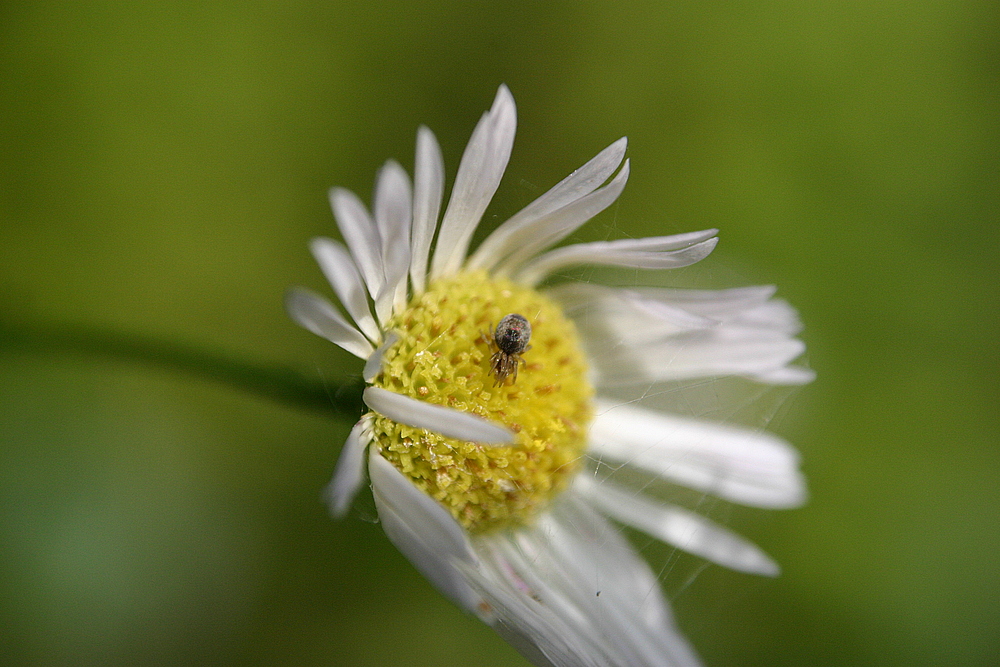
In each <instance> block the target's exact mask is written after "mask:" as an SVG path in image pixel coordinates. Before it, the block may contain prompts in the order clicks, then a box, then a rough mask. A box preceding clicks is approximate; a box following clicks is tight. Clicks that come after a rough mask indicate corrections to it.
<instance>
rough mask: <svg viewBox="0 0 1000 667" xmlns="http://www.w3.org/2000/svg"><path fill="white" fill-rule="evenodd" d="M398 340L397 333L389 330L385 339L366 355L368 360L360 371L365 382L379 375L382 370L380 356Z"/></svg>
mask: <svg viewBox="0 0 1000 667" xmlns="http://www.w3.org/2000/svg"><path fill="white" fill-rule="evenodd" d="M398 341H399V334H398V333H396V332H395V331H390V332H389V333H387V334H386V336H385V341H384V342H383V343H382V344H381V345H379V346H378V348H377V349H376V350H375V351H374V352H372V354H371V356H369V357H368V361H366V362H365V367H364V369H363V370H362V371H361V378H362V379H363V380H364V381H365V382H371V381H372V380H374V379H375V378H377V377H378V376H379V373H381V372H382V357H383V356H385V352H386V350H388V349H389V348H390V347H392V346H393V345H395V344H396V343H397V342H398Z"/></svg>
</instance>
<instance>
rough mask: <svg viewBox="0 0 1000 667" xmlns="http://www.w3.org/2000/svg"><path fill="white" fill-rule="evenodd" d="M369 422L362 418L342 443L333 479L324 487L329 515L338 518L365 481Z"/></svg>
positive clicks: (369, 437) (369, 439) (344, 511)
mask: <svg viewBox="0 0 1000 667" xmlns="http://www.w3.org/2000/svg"><path fill="white" fill-rule="evenodd" d="M368 423H369V420H368V419H366V418H362V419H361V421H359V422H358V423H357V424H355V425H354V428H352V429H351V433H350V435H348V436H347V440H346V441H345V442H344V447H343V449H341V450H340V458H338V459H337V467H336V469H335V470H334V471H333V479H332V480H331V481H330V484H329V485H327V487H326V500H327V504H328V505H329V506H330V513H331V514H333V516H335V517H337V518H340V517H342V516H344V514H345V513H346V512H347V508H348V507H350V506H351V501H353V500H354V496H356V495H357V494H358V489H360V488H361V483H362V482H363V481H364V479H365V448H366V447H368V443H369V442H370V441H371V436H370V434H369V433H367V432H366V431H367V429H368V428H369V426H368Z"/></svg>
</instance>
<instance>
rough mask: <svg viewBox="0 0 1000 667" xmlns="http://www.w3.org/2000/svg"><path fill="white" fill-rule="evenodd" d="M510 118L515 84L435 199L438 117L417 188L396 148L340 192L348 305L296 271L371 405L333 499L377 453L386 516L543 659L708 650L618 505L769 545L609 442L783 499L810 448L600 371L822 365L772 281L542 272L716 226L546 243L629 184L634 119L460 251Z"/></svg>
mask: <svg viewBox="0 0 1000 667" xmlns="http://www.w3.org/2000/svg"><path fill="white" fill-rule="evenodd" d="M515 124H516V113H515V108H514V100H513V97H512V96H511V94H510V91H509V90H508V89H507V88H506V86H501V87H500V90H499V91H498V92H497V96H496V100H495V101H494V103H493V107H492V108H491V109H490V110H489V111H488V112H486V113H485V114H484V115H483V117H482V119H481V120H480V122H479V124H478V125H477V126H476V129H475V131H474V132H473V134H472V138H471V139H470V141H469V144H468V146H467V147H466V149H465V154H464V155H463V156H462V161H461V164H460V165H459V168H458V174H457V176H456V178H455V184H454V187H453V188H452V192H451V198H450V200H449V202H448V205H447V207H446V208H445V209H444V213H443V215H441V207H442V197H443V183H444V167H443V163H442V159H441V152H440V149H439V147H438V144H437V141H436V139H435V138H434V135H433V134H432V133H431V131H430V130H428V129H427V128H424V127H421V128H420V130H419V131H418V134H417V150H416V161H415V162H416V167H415V176H414V180H413V185H412V189H411V184H410V180H409V177H408V176H407V174H406V172H405V171H404V170H403V169H402V167H400V166H399V165H398V164H396V163H395V162H391V161H390V162H388V163H387V164H386V165H385V167H383V168H382V170H381V171H380V172H379V175H378V179H377V182H376V186H375V194H374V202H373V206H372V212H371V213H370V212H369V211H368V209H367V208H366V207H365V206H364V205H363V204H362V203H361V202H360V200H359V199H358V198H357V197H355V196H354V195H353V194H351V193H350V192H347V191H346V190H342V189H339V188H334V189H333V190H332V191H331V192H330V201H331V204H332V206H333V211H334V214H335V216H336V218H337V223H338V225H339V227H340V231H341V234H342V236H343V238H344V241H345V242H346V247H345V246H344V245H341V244H340V243H338V242H336V241H333V240H330V239H326V238H318V239H315V240H313V242H312V251H313V254H314V255H315V257H316V260H317V261H318V262H319V265H320V267H321V268H322V270H323V272H324V274H325V275H326V277H327V278H328V279H329V281H330V283H331V284H332V286H333V289H334V291H335V292H336V294H337V297H338V299H339V301H340V305H341V306H342V307H343V310H344V311H345V312H346V314H347V316H346V317H345V316H344V315H343V314H341V312H340V311H339V310H338V309H337V308H335V307H334V306H332V305H331V304H329V303H328V302H327V301H326V300H324V299H323V298H321V297H319V296H316V295H314V294H312V293H310V292H306V291H304V290H293V291H291V292H290V293H289V296H288V299H287V308H288V311H289V313H290V314H291V316H292V318H293V319H294V320H295V321H296V322H298V323H299V324H301V325H302V326H303V327H305V328H307V329H309V330H310V331H312V332H314V333H316V334H318V335H320V336H323V337H324V338H327V339H329V340H330V341H332V342H334V343H336V344H337V345H339V346H341V347H342V348H344V349H345V350H347V351H348V352H351V353H353V354H355V355H356V356H358V357H360V358H361V359H364V360H365V365H364V372H363V373H364V378H365V380H366V381H367V382H368V384H369V387H368V388H367V389H366V390H365V392H364V400H365V403H366V404H367V406H368V407H369V408H370V412H368V413H367V414H366V415H364V416H363V417H362V418H361V420H360V421H359V422H358V423H357V425H355V427H354V428H353V430H352V431H351V434H350V436H349V437H348V439H347V442H346V443H345V445H344V448H343V451H342V453H341V456H340V460H339V462H338V464H337V468H336V471H335V473H334V477H333V481H332V482H331V484H330V487H329V489H328V498H329V502H330V507H331V510H332V512H333V513H334V514H335V515H338V516H339V515H343V514H344V512H345V511H346V510H347V508H348V506H349V505H350V503H351V500H352V499H353V497H354V496H355V494H356V493H357V492H358V490H359V489H360V487H361V486H362V484H363V481H364V478H365V470H366V469H367V473H368V478H369V480H370V482H371V487H372V493H373V495H374V499H375V504H376V507H377V510H378V514H379V519H380V521H381V523H382V525H383V526H384V529H385V532H386V534H387V535H388V536H389V539H390V540H392V542H393V543H394V544H395V545H396V546H397V547H398V548H399V549H400V550H401V551H402V552H403V553H404V554H405V555H406V556H407V557H408V558H409V559H410V560H411V561H412V562H413V564H414V565H415V566H416V567H417V569H419V570H420V571H421V572H422V573H423V574H424V575H425V576H426V577H427V578H428V579H429V580H430V581H431V582H432V583H433V584H434V585H435V586H436V587H437V588H438V589H439V590H440V591H441V592H442V593H443V594H445V595H446V596H447V597H448V598H450V599H451V600H453V601H454V602H455V603H456V604H458V605H459V606H461V607H462V608H464V609H465V610H467V611H469V612H471V613H473V614H476V615H477V616H479V617H480V618H481V619H482V620H483V621H484V622H486V623H488V624H490V625H491V626H492V627H493V628H495V629H496V630H497V632H499V633H500V634H501V635H502V636H503V637H504V638H505V639H507V640H508V641H509V642H511V643H512V644H513V645H514V646H515V647H516V648H517V649H518V650H519V651H521V653H522V654H523V655H524V656H525V657H527V658H528V659H529V660H531V661H532V662H533V663H535V664H537V665H559V666H567V667H569V666H573V667H577V666H580V665H619V666H633V667H634V666H641V665H664V666H666V665H697V664H698V660H697V657H696V656H695V654H694V652H693V651H692V650H691V648H690V647H689V645H688V643H687V642H686V641H685V639H684V638H683V636H682V635H681V634H680V633H679V631H678V630H677V628H676V627H675V625H674V622H673V620H672V617H671V613H670V609H669V607H668V605H667V604H666V602H665V601H664V599H663V596H662V593H661V591H660V586H659V582H658V581H657V578H656V576H654V574H653V572H652V571H651V569H650V568H649V566H648V565H647V564H646V563H645V562H644V561H643V560H642V559H641V558H640V557H639V556H638V555H637V554H636V552H635V551H634V550H633V548H632V547H631V546H630V545H629V544H628V543H627V541H626V540H625V539H624V538H623V537H622V536H621V534H620V530H619V529H618V528H617V527H616V526H615V524H613V523H612V522H611V521H609V517H610V519H613V520H614V521H616V522H620V523H622V524H626V525H629V526H632V527H634V528H636V529H638V530H640V531H644V532H646V533H648V534H649V535H652V536H654V537H656V538H658V539H661V540H663V541H665V542H667V543H669V544H671V545H674V546H676V547H677V548H679V549H683V550H686V551H688V552H690V553H693V554H696V555H698V556H701V557H703V558H705V559H707V560H709V561H711V562H714V563H717V564H719V565H723V566H725V567H729V568H733V569H736V570H740V571H744V572H751V573H756V574H763V575H776V574H777V572H778V566H777V565H776V564H775V563H774V561H772V560H771V559H770V558H769V557H768V556H767V555H766V554H764V553H763V552H762V551H761V550H760V549H758V548H757V547H755V546H754V545H752V544H750V543H749V542H747V541H745V540H743V539H742V538H740V537H738V536H737V535H735V534H733V533H731V532H729V531H728V530H726V529H724V528H722V527H720V526H718V525H716V524H714V523H712V522H711V521H709V520H708V519H706V518H704V517H702V516H700V515H698V514H696V513H694V512H692V511H689V510H687V509H683V508H681V507H678V506H674V505H671V504H667V503H665V502H663V501H662V500H660V499H658V498H655V497H654V496H653V495H647V494H645V493H643V492H641V491H640V490H637V489H634V488H631V487H627V486H624V485H621V484H619V483H618V482H617V481H615V480H613V479H612V478H610V477H608V476H602V475H600V474H598V472H597V469H596V462H598V461H600V462H607V463H612V464H613V465H614V466H615V467H616V468H622V467H626V468H629V469H634V470H636V471H639V472H640V473H642V474H645V475H647V476H648V477H649V478H651V479H658V480H662V481H664V482H668V483H672V484H677V485H682V486H686V487H689V488H692V489H695V490H697V491H699V492H701V493H704V494H709V495H713V496H716V497H718V498H722V499H725V500H728V501H731V502H734V503H740V504H744V505H751V506H756V507H769V508H783V507H794V506H797V505H799V504H801V503H802V502H803V500H804V498H805V485H804V481H803V478H802V476H801V474H800V472H799V470H798V456H797V454H796V452H795V451H794V450H793V449H792V448H791V447H790V446H789V445H788V444H786V443H785V442H783V441H782V440H780V439H779V438H777V437H774V436H772V435H769V434H766V433H760V432H757V431H749V430H743V429H740V428H736V427H733V426H726V425H721V424H714V423H710V422H705V421H699V420H696V419H692V418H689V417H681V416H676V415H671V414H666V413H664V412H660V411H656V410H653V409H649V408H645V407H641V406H640V405H639V404H637V403H630V404H627V405H622V404H620V402H615V401H610V400H607V399H601V398H595V394H596V395H597V396H600V392H601V390H602V389H609V388H611V387H614V388H616V391H620V390H621V388H622V387H628V386H635V387H646V388H648V387H649V386H650V385H651V384H653V383H657V382H667V381H675V380H689V379H697V378H707V377H719V376H734V375H735V376H743V377H746V378H750V379H753V380H755V381H758V382H764V383H772V384H797V383H803V382H808V381H809V380H810V379H811V378H812V374H811V372H810V371H808V370H806V369H802V368H797V367H793V366H789V364H790V363H791V362H792V361H793V360H794V359H795V358H796V357H798V356H799V355H800V354H801V353H802V352H803V345H802V343H801V342H799V341H798V340H796V339H795V338H794V336H795V334H796V333H797V331H798V324H797V320H796V317H795V313H794V311H793V310H792V309H791V308H790V307H789V306H787V305H786V304H785V303H784V302H781V301H777V300H775V299H773V298H772V295H773V289H771V288H766V287H755V288H743V289H735V290H725V291H719V292H716V291H695V290H670V289H652V288H636V289H631V290H623V289H615V288H610V287H600V286H595V285H589V284H579V283H563V284H561V285H557V286H555V287H551V288H547V289H540V288H539V287H538V286H539V285H540V284H541V283H542V282H543V281H545V280H546V279H547V278H549V277H550V276H552V275H553V274H554V272H556V271H559V270H561V269H563V268H565V267H568V266H572V265H588V264H589V265H605V266H620V267H628V268H631V269H668V268H674V267H681V266H687V265H689V264H692V263H694V262H697V261H698V260H700V259H702V258H704V257H705V256H706V255H708V254H709V253H710V252H711V251H712V249H713V248H714V247H715V244H716V241H717V239H716V237H715V235H716V230H707V231H701V232H693V233H687V234H678V235H674V236H663V237H653V238H644V239H626V240H617V241H605V242H598V243H581V244H576V245H568V246H563V247H560V248H557V249H554V250H552V249H550V248H551V247H552V246H554V245H555V244H557V243H558V242H559V241H561V240H563V239H565V238H566V237H567V236H569V235H570V234H572V233H573V232H574V231H575V230H576V229H577V228H579V227H580V226H581V225H583V224H584V223H585V222H587V221H588V220H589V219H591V218H592V217H593V216H595V215H596V214H597V213H599V212H601V211H602V210H604V209H605V208H607V207H608V206H610V205H611V204H612V203H613V202H614V201H615V200H616V199H617V197H618V195H619V194H620V193H621V191H622V189H623V188H624V186H625V182H626V180H627V179H628V174H629V162H628V160H625V159H624V158H625V149H626V141H625V139H621V140H619V141H616V142H615V143H613V144H611V145H610V146H608V147H607V148H606V149H604V150H603V151H601V152H600V153H599V154H598V155H597V156H596V157H595V158H593V159H592V160H590V161H589V162H587V163H586V164H585V165H583V166H582V167H580V168H579V169H577V170H576V171H574V172H573V173H572V174H570V175H569V176H568V177H566V178H565V179H564V180H563V181H562V182H560V183H559V184H557V185H556V186H555V187H553V188H552V189H550V190H549V191H548V192H546V193H545V194H543V195H542V196H541V197H539V198H538V199H536V200H535V201H534V202H532V203H531V204H529V205H528V206H526V207H525V208H524V209H523V210H521V211H520V212H518V213H517V214H515V215H514V216H513V217H511V218H510V219H509V220H507V221H506V222H505V223H503V224H502V225H500V227H499V228H497V229H496V230H495V231H494V232H493V233H492V234H490V235H489V236H488V237H487V238H486V239H485V240H484V241H483V242H482V243H481V244H480V245H479V247H478V248H477V249H476V250H475V251H474V252H473V253H472V254H471V255H470V254H469V245H470V241H471V239H472V235H473V232H474V231H475V229H476V226H477V225H478V224H479V222H480V219H481V218H482V215H483V212H484V211H485V210H486V207H487V205H488V204H489V202H490V200H491V199H492V197H493V194H494V193H495V192H496V189H497V186H498V185H499V183H500V179H501V177H502V175H503V172H504V169H505V168H506V166H507V161H508V159H509V157H510V152H511V147H512V145H513V142H514V130H515ZM439 217H440V224H438V220H439ZM435 236H436V241H435ZM432 247H433V254H432V253H431V249H432ZM512 315H516V316H517V317H510V316H512ZM498 325H499V326H498Z"/></svg>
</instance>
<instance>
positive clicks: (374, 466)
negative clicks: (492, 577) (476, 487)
mask: <svg viewBox="0 0 1000 667" xmlns="http://www.w3.org/2000/svg"><path fill="white" fill-rule="evenodd" d="M368 475H369V477H370V478H371V481H372V495H373V496H374V498H375V507H376V508H377V509H378V516H379V521H381V523H382V528H383V529H384V530H385V534H386V535H388V536H389V540H391V541H392V543H393V544H395V545H396V548H397V549H399V550H400V551H401V552H402V553H403V555H404V556H406V557H407V558H408V559H409V560H410V562H411V563H413V565H414V567H416V568H417V569H418V570H419V571H420V573H421V574H423V575H424V576H425V577H427V579H428V580H429V581H430V582H431V583H432V584H433V585H434V586H435V587H436V588H437V589H438V590H439V591H441V593H442V594H443V595H444V596H445V597H447V598H448V599H449V600H451V601H452V602H454V603H455V604H457V605H458V606H459V607H461V608H462V609H465V610H466V611H469V612H472V613H480V614H482V612H483V608H482V605H481V602H482V601H481V598H480V597H479V596H478V595H476V593H475V592H474V591H473V590H472V588H471V587H469V585H468V584H467V583H466V582H465V577H464V576H463V574H462V573H461V572H460V571H459V570H458V569H457V568H456V565H457V564H459V563H465V564H467V565H474V564H475V556H474V555H473V553H472V550H471V549H470V547H469V541H468V539H467V538H466V536H465V531H463V530H462V527H461V526H460V525H458V523H457V522H456V521H455V519H453V518H452V516H451V515H450V514H449V513H448V511H447V510H445V509H444V508H443V507H442V506H441V505H439V504H438V503H437V501H435V500H434V499H432V498H431V497H430V496H428V495H426V494H425V493H423V492H422V491H420V489H418V488H417V487H416V486H414V484H413V482H411V481H410V480H409V479H407V478H406V477H405V476H404V475H403V474H402V473H400V472H399V471H398V470H396V468H395V467H394V466H393V465H392V464H391V463H389V462H388V461H386V460H385V459H384V458H382V455H381V454H379V453H378V452H377V451H375V447H370V448H369V450H368Z"/></svg>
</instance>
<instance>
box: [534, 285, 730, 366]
mask: <svg viewBox="0 0 1000 667" xmlns="http://www.w3.org/2000/svg"><path fill="white" fill-rule="evenodd" d="M546 294H547V295H548V296H550V297H552V298H554V299H555V300H556V301H558V302H559V303H560V304H562V306H563V308H564V310H565V312H566V314H567V315H569V316H570V317H572V318H574V319H575V320H581V321H580V322H579V323H578V325H579V326H580V330H581V332H582V333H583V334H584V336H585V338H586V337H588V336H589V337H592V338H595V339H598V340H600V343H599V344H610V347H611V348H612V349H613V348H615V347H616V346H629V347H635V346H638V345H644V344H648V343H650V342H654V341H660V340H663V339H665V338H667V337H668V336H672V335H676V334H681V333H686V332H690V331H698V330H702V329H708V328H710V327H713V326H715V325H717V324H718V320H713V319H709V318H707V317H702V316H701V315H696V314H693V313H690V312H688V311H686V310H683V309H681V308H677V307H674V306H671V305H669V304H666V303H661V302H658V301H653V300H651V299H646V298H644V297H643V296H642V295H641V294H638V293H636V292H635V291H633V290H625V289H617V288H614V287H604V286H603V285H591V284H586V283H578V282H569V283H563V284H561V285H557V286H555V287H553V288H551V289H548V290H546ZM619 337H620V338H619ZM598 363H600V362H598Z"/></svg>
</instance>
